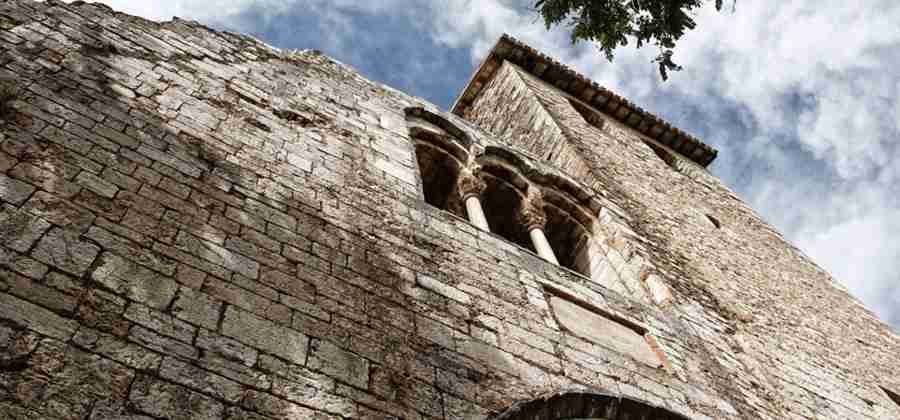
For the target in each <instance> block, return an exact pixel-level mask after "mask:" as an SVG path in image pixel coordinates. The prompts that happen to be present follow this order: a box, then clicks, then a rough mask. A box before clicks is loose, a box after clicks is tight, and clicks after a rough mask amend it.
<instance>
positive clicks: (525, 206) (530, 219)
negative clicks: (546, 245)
mask: <svg viewBox="0 0 900 420" xmlns="http://www.w3.org/2000/svg"><path fill="white" fill-rule="evenodd" d="M518 219H519V223H521V224H522V226H524V227H525V230H526V231H529V232H530V231H532V230H534V229H544V225H546V224H547V215H546V214H545V213H544V199H543V198H542V197H541V193H540V191H530V192H529V193H528V196H527V197H525V199H524V200H522V207H521V208H520V209H519V214H518Z"/></svg>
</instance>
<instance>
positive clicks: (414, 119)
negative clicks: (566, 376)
mask: <svg viewBox="0 0 900 420" xmlns="http://www.w3.org/2000/svg"><path fill="white" fill-rule="evenodd" d="M406 122H407V126H408V127H409V134H410V138H412V140H413V143H414V145H415V153H416V163H418V167H419V175H420V177H421V180H422V193H423V195H424V198H425V202H426V203H428V204H430V205H432V206H434V207H437V208H439V209H441V210H445V211H448V212H451V213H453V214H455V215H457V216H459V217H464V216H465V215H464V214H463V210H462V208H463V206H462V205H461V204H460V203H459V197H458V194H457V190H456V184H457V181H458V180H459V175H460V173H461V172H462V168H463V167H464V165H465V162H466V160H467V159H468V155H469V154H468V149H469V147H470V145H471V141H470V140H469V138H468V137H467V136H466V135H465V133H463V132H462V131H460V130H459V129H458V128H456V127H455V126H453V124H451V123H450V122H449V121H447V120H445V119H444V118H441V117H439V116H437V115H435V114H432V113H430V112H427V111H425V110H423V109H421V108H410V109H407V110H406Z"/></svg>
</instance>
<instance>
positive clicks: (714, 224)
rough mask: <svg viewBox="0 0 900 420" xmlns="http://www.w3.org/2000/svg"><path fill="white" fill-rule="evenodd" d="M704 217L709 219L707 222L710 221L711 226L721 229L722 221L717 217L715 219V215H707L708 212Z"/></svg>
mask: <svg viewBox="0 0 900 420" xmlns="http://www.w3.org/2000/svg"><path fill="white" fill-rule="evenodd" d="M706 218H707V219H709V222H710V223H712V224H713V226H715V227H716V229H721V228H722V223H721V222H719V219H716V218H715V217H712V216H710V215H708V214H707V215H706Z"/></svg>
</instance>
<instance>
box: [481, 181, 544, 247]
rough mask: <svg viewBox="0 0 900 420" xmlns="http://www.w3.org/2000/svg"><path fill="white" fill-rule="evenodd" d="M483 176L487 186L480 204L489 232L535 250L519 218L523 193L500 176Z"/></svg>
mask: <svg viewBox="0 0 900 420" xmlns="http://www.w3.org/2000/svg"><path fill="white" fill-rule="evenodd" d="M483 176H484V181H485V184H486V185H487V188H485V190H484V194H482V206H483V208H484V215H485V218H486V219H487V222H488V226H489V227H490V228H491V232H493V233H496V234H497V235H500V236H501V237H503V238H504V239H506V240H507V241H510V242H512V243H514V244H516V245H519V246H521V247H522V248H525V249H528V250H530V251H531V252H536V251H535V249H534V244H532V243H531V238H530V237H529V236H528V232H526V231H525V227H524V226H522V224H521V221H520V218H519V211H520V209H521V208H522V205H523V201H524V194H523V193H522V192H521V191H519V190H518V189H517V188H516V187H515V186H513V185H512V184H510V183H508V182H506V181H504V180H503V179H501V178H498V177H496V176H492V175H488V174H484V175H483Z"/></svg>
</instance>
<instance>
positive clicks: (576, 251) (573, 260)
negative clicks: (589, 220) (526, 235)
mask: <svg viewBox="0 0 900 420" xmlns="http://www.w3.org/2000/svg"><path fill="white" fill-rule="evenodd" d="M544 213H545V214H546V215H547V224H546V225H545V226H544V234H545V235H546V236H547V241H548V242H550V247H551V248H553V252H554V253H555V254H556V259H557V260H558V261H559V265H561V266H563V267H566V268H568V269H569V270H572V271H575V272H577V273H579V274H581V275H583V276H586V277H590V276H591V258H590V243H589V235H588V232H587V229H585V228H584V227H583V226H582V225H581V223H579V222H578V221H577V220H575V219H573V218H572V217H571V216H570V215H569V214H568V213H566V212H565V211H563V210H562V209H560V208H559V207H556V206H554V205H552V204H547V205H545V206H544Z"/></svg>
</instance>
